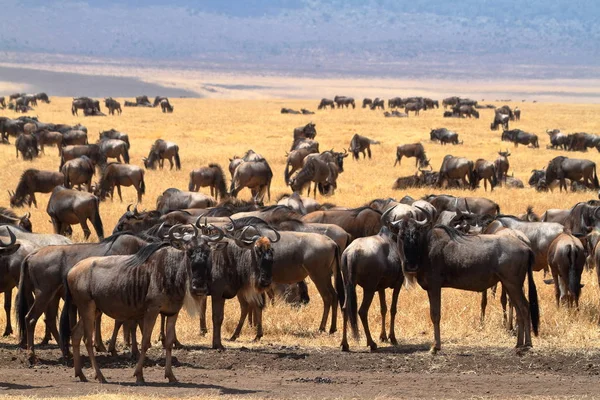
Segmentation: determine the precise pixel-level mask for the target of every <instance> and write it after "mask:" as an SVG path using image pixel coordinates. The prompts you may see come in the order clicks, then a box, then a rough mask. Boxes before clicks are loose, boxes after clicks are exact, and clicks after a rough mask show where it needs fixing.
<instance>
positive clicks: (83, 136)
mask: <svg viewBox="0 0 600 400" xmlns="http://www.w3.org/2000/svg"><path fill="white" fill-rule="evenodd" d="M61 133H62V135H63V140H62V145H63V146H75V145H84V144H88V135H87V132H86V131H84V130H79V129H69V130H66V131H64V132H61Z"/></svg>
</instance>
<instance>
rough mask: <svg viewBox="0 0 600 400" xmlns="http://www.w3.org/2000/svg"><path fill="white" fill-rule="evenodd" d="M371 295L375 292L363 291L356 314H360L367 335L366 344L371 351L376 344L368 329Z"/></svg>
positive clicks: (375, 348)
mask: <svg viewBox="0 0 600 400" xmlns="http://www.w3.org/2000/svg"><path fill="white" fill-rule="evenodd" d="M384 294H385V293H384ZM373 296H375V292H373V291H371V290H366V289H365V291H364V293H363V301H362V303H361V305H360V308H359V309H358V315H359V316H360V320H361V321H362V324H363V329H364V330H365V336H366V337H367V346H369V347H370V348H371V351H375V350H377V344H376V343H375V342H374V341H373V338H372V337H371V331H370V330H369V307H371V302H372V301H373Z"/></svg>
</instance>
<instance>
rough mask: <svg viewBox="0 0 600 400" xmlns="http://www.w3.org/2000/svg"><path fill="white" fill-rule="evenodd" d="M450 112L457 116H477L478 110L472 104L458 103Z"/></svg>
mask: <svg viewBox="0 0 600 400" xmlns="http://www.w3.org/2000/svg"><path fill="white" fill-rule="evenodd" d="M452 112H453V113H454V114H458V116H459V117H469V118H471V117H475V118H479V111H477V110H476V109H475V107H473V106H467V105H461V104H458V105H456V106H454V107H453V108H452Z"/></svg>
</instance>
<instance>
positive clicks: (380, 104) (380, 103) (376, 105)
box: [370, 97, 385, 110]
mask: <svg viewBox="0 0 600 400" xmlns="http://www.w3.org/2000/svg"><path fill="white" fill-rule="evenodd" d="M370 108H371V110H376V109H378V108H380V109H382V110H385V101H384V100H383V99H380V98H379V97H376V98H375V100H373V103H372V104H371V107H370Z"/></svg>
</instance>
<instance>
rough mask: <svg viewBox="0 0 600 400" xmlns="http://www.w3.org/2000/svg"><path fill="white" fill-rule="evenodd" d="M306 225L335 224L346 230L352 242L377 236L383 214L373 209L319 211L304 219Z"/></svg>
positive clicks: (307, 215)
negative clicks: (360, 238)
mask: <svg viewBox="0 0 600 400" xmlns="http://www.w3.org/2000/svg"><path fill="white" fill-rule="evenodd" d="M302 221H303V222H306V223H319V224H334V225H337V226H339V227H340V228H342V229H344V230H345V231H346V232H348V234H350V236H351V237H352V240H354V239H356V238H359V237H365V236H373V235H376V234H377V232H379V230H380V229H381V212H380V211H377V210H374V209H372V208H371V207H359V208H353V209H348V210H319V211H313V212H311V213H308V214H306V215H305V216H303V217H302Z"/></svg>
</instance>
